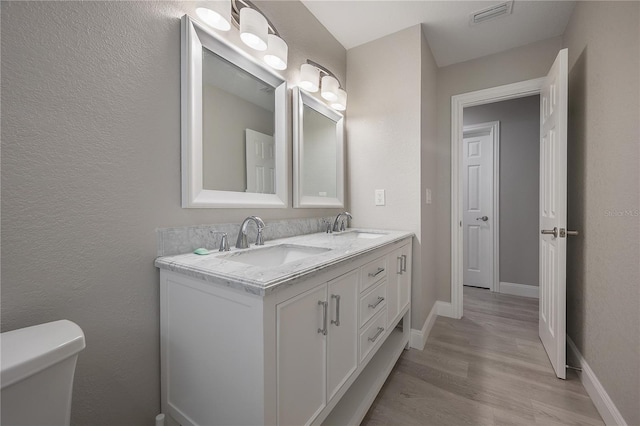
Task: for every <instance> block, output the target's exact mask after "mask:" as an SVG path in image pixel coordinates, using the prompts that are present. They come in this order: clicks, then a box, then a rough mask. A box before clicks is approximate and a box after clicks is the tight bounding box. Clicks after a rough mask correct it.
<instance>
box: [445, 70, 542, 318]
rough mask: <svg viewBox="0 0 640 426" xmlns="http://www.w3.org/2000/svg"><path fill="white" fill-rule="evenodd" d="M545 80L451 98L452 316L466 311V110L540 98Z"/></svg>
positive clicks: (460, 316)
mask: <svg viewBox="0 0 640 426" xmlns="http://www.w3.org/2000/svg"><path fill="white" fill-rule="evenodd" d="M544 82H545V78H537V79H533V80H526V81H522V82H519V83H513V84H507V85H504V86H498V87H493V88H490V89H484V90H478V91H476V92H470V93H464V94H461V95H456V96H453V97H452V99H451V188H452V195H451V223H452V224H453V225H454V226H452V227H451V311H452V312H451V316H452V317H453V318H462V312H463V297H464V296H463V293H462V288H463V275H464V274H463V270H464V265H463V258H464V256H463V251H464V250H463V247H464V242H463V221H462V210H463V191H462V188H463V187H462V179H463V173H462V162H461V159H462V147H463V145H462V143H461V141H462V140H463V133H464V130H463V128H464V123H463V118H464V109H465V108H471V107H475V106H478V105H486V104H491V103H494V102H501V101H508V100H512V99H519V98H524V97H528V96H535V95H540V93H541V89H542V87H543V84H544Z"/></svg>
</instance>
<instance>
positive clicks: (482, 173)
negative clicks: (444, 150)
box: [462, 127, 494, 288]
mask: <svg viewBox="0 0 640 426" xmlns="http://www.w3.org/2000/svg"><path fill="white" fill-rule="evenodd" d="M462 155H463V161H462V163H463V165H462V168H463V172H462V173H463V176H462V179H463V186H464V190H463V215H462V226H463V230H464V235H463V241H464V253H463V263H464V264H463V268H464V272H463V278H462V283H463V284H464V285H470V286H475V287H484V288H491V287H492V283H493V217H494V216H493V135H492V133H491V131H475V130H469V131H467V128H466V127H465V132H464V139H463V148H462Z"/></svg>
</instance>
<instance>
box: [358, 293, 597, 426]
mask: <svg viewBox="0 0 640 426" xmlns="http://www.w3.org/2000/svg"><path fill="white" fill-rule="evenodd" d="M362 424H363V425H367V426H373V425H560V424H561V425H603V424H604V423H603V421H602V419H601V418H600V416H599V415H598V412H597V411H596V408H595V406H594V405H593V403H592V402H591V400H590V399H589V396H588V395H587V393H586V391H585V390H584V388H583V386H582V384H581V383H580V381H579V379H578V377H577V376H576V375H575V373H574V372H573V371H568V372H567V380H560V379H558V378H556V376H555V373H554V372H553V368H552V367H551V363H550V362H549V359H548V358H547V355H546V353H545V351H544V348H543V347H542V343H541V342H540V339H539V338H538V300H537V299H531V298H525V297H518V296H508V295H503V294H497V293H491V292H490V291H489V290H484V289H477V288H470V287H465V289H464V317H463V318H462V319H461V320H455V319H451V318H444V317H438V319H437V320H436V323H435V325H434V326H433V329H432V330H431V334H430V335H429V339H428V340H427V344H426V346H425V348H424V350H423V351H418V350H415V349H410V350H408V351H404V353H403V354H402V355H401V357H400V359H399V360H398V363H397V364H396V366H395V368H394V369H393V371H392V372H391V375H390V376H389V378H388V379H387V381H386V383H385V384H384V387H383V388H382V390H381V391H380V393H379V394H378V397H377V398H376V400H375V402H374V403H373V405H372V406H371V409H370V410H369V412H368V413H367V415H366V417H365V419H364V421H363V422H362Z"/></svg>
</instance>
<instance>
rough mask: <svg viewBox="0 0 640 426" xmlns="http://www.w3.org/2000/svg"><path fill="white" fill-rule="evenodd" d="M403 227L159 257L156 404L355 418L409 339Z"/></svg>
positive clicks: (407, 238)
mask: <svg viewBox="0 0 640 426" xmlns="http://www.w3.org/2000/svg"><path fill="white" fill-rule="evenodd" d="M411 238H412V234H411V233H408V232H403V231H380V230H364V229H347V230H346V231H342V232H333V233H326V232H320V233H314V234H307V235H299V236H295V237H290V238H283V239H278V240H271V241H266V242H264V245H262V246H254V245H251V246H250V247H249V248H247V249H235V248H234V249H231V251H228V252H226V251H222V252H215V253H213V254H210V255H206V256H198V255H196V254H193V253H189V254H179V255H173V256H163V257H159V258H157V259H156V262H155V264H156V266H157V267H158V268H160V288H161V309H160V310H161V359H162V405H163V412H164V413H166V414H169V415H170V416H171V417H172V418H173V419H175V420H176V421H177V422H179V423H180V424H182V425H217V424H224V425H231V424H238V425H240V424H241V425H264V424H272V425H275V424H279V425H303V424H322V423H326V424H357V423H359V422H360V421H361V420H362V418H363V417H364V415H365V414H366V412H367V410H368V408H369V406H370V405H371V403H372V402H373V400H374V398H375V396H376V394H377V393H378V391H379V389H380V388H381V386H382V384H383V383H384V381H385V379H386V377H387V376H388V374H389V372H390V371H391V368H392V367H393V365H394V364H395V362H396V361H397V359H398V357H399V356H400V354H401V352H402V349H403V348H404V347H406V346H407V345H408V342H409V330H410V323H409V321H410V319H409V316H410V295H411Z"/></svg>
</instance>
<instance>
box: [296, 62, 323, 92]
mask: <svg viewBox="0 0 640 426" xmlns="http://www.w3.org/2000/svg"><path fill="white" fill-rule="evenodd" d="M319 82H320V70H319V69H318V68H316V67H314V66H313V65H311V64H302V66H301V67H300V83H298V86H300V87H302V88H303V89H304V90H306V91H307V92H317V91H318V88H319V85H318V84H319Z"/></svg>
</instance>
